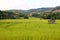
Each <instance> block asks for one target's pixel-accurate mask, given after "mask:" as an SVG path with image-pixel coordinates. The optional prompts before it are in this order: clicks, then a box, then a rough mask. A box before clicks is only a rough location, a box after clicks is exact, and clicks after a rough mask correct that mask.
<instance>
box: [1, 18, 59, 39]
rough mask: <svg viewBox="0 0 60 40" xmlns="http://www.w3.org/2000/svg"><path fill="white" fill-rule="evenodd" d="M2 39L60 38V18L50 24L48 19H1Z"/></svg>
mask: <svg viewBox="0 0 60 40" xmlns="http://www.w3.org/2000/svg"><path fill="white" fill-rule="evenodd" d="M0 40H60V20H56V23H55V24H48V21H47V20H43V19H42V20H40V19H38V18H34V19H33V18H32V19H4V20H0Z"/></svg>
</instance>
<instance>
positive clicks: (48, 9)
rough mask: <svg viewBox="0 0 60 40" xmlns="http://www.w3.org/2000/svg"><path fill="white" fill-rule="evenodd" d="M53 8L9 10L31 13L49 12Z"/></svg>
mask: <svg viewBox="0 0 60 40" xmlns="http://www.w3.org/2000/svg"><path fill="white" fill-rule="evenodd" d="M52 9H53V8H37V9H30V10H8V11H11V12H18V13H26V14H30V13H32V12H47V11H51V10H52Z"/></svg>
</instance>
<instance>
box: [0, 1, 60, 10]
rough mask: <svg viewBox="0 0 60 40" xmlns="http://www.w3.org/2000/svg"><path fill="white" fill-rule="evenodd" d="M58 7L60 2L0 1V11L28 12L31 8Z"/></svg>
mask: <svg viewBox="0 0 60 40" xmlns="http://www.w3.org/2000/svg"><path fill="white" fill-rule="evenodd" d="M59 5H60V0H0V10H9V9H23V10H28V9H32V8H33V9H34V8H41V7H55V6H59Z"/></svg>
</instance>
